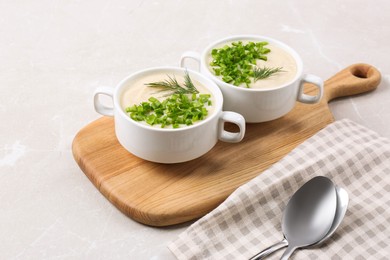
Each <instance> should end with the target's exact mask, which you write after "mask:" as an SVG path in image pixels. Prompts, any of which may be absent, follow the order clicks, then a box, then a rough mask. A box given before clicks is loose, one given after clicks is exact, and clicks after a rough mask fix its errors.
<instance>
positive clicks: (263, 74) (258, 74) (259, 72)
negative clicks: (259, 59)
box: [253, 66, 283, 82]
mask: <svg viewBox="0 0 390 260" xmlns="http://www.w3.org/2000/svg"><path fill="white" fill-rule="evenodd" d="M282 69H283V68H282V67H278V68H269V67H265V66H264V67H262V68H259V67H254V68H253V79H254V82H256V81H258V80H260V79H266V78H268V77H271V76H272V75H273V74H275V73H278V72H282V71H283V70H282Z"/></svg>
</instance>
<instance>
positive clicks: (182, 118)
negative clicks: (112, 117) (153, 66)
mask: <svg viewBox="0 0 390 260" xmlns="http://www.w3.org/2000/svg"><path fill="white" fill-rule="evenodd" d="M148 101H149V102H141V103H140V104H139V105H133V106H130V107H127V108H126V109H125V111H126V113H127V114H128V115H129V116H130V118H131V119H133V120H135V121H144V122H146V123H147V124H149V125H156V124H159V125H161V128H164V127H166V126H172V127H173V128H179V127H180V126H181V125H192V124H193V123H194V122H196V121H199V120H203V119H205V118H206V117H207V115H208V110H207V106H210V105H211V104H212V102H211V95H210V94H195V93H194V94H189V95H187V94H172V95H171V96H169V97H168V98H167V99H165V100H164V101H162V102H160V101H159V100H158V99H157V98H155V97H151V98H149V99H148Z"/></svg>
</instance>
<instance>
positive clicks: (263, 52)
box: [210, 41, 282, 88]
mask: <svg viewBox="0 0 390 260" xmlns="http://www.w3.org/2000/svg"><path fill="white" fill-rule="evenodd" d="M266 45H268V42H256V43H255V42H248V43H247V44H243V43H242V42H241V41H238V42H233V43H232V44H231V46H228V45H226V46H224V47H222V48H218V49H213V50H212V51H211V56H212V58H213V61H212V62H211V63H210V65H211V67H212V69H213V70H214V73H215V75H216V76H221V77H222V80H223V81H224V82H226V83H230V84H233V85H235V86H239V85H241V84H245V85H246V87H248V88H249V87H250V83H251V82H252V79H253V81H254V82H256V81H257V80H260V79H265V78H268V77H270V76H272V75H273V74H275V73H277V72H281V71H282V68H268V67H264V68H257V67H256V62H257V61H258V60H263V61H267V54H268V53H269V52H270V51H271V50H270V49H268V48H266V47H265V46H266Z"/></svg>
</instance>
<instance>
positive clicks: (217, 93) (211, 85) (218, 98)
mask: <svg viewBox="0 0 390 260" xmlns="http://www.w3.org/2000/svg"><path fill="white" fill-rule="evenodd" d="M185 71H187V72H188V74H189V75H190V76H191V77H193V76H195V77H194V78H195V80H196V81H198V82H199V83H200V84H202V86H203V87H205V88H207V89H208V90H209V91H210V92H211V94H212V95H213V98H214V100H213V101H214V102H215V104H213V106H214V111H213V112H212V114H210V115H208V116H207V118H206V119H204V120H202V121H200V122H197V123H196V124H193V125H189V126H183V127H180V128H158V127H154V126H149V125H147V124H143V123H141V122H137V121H135V120H132V119H131V118H130V117H129V116H128V115H127V114H126V112H125V111H124V110H123V108H122V106H121V102H120V97H121V96H122V94H123V92H124V91H125V89H126V88H128V87H129V86H128V84H129V82H131V81H134V80H137V79H138V78H140V77H142V76H144V75H147V74H151V73H155V72H159V73H161V72H173V74H175V73H181V74H184V73H185ZM113 102H114V110H115V111H116V113H115V116H114V117H116V116H117V115H118V114H119V116H120V117H121V118H123V119H125V120H126V121H127V122H130V123H131V124H134V125H135V126H137V127H141V128H143V129H145V130H148V131H156V132H166V133H168V132H183V131H190V130H191V129H193V128H197V127H201V126H202V125H204V124H207V123H208V122H210V121H212V120H214V118H215V117H217V116H219V114H220V113H221V111H222V106H223V96H222V92H221V90H220V89H219V87H218V86H217V85H216V83H215V82H213V81H212V80H211V79H209V78H207V77H206V76H205V75H203V74H201V73H199V72H196V71H194V70H191V69H187V68H180V67H174V66H159V67H151V68H147V69H143V70H138V71H136V72H134V73H132V74H130V75H128V76H127V77H125V78H124V79H123V80H121V81H120V82H119V83H118V85H117V86H116V87H115V90H114V95H113Z"/></svg>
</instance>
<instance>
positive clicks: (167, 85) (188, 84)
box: [145, 71, 199, 95]
mask: <svg viewBox="0 0 390 260" xmlns="http://www.w3.org/2000/svg"><path fill="white" fill-rule="evenodd" d="M168 78H169V79H167V80H165V81H159V82H152V83H147V84H145V85H146V86H148V87H152V88H160V89H161V90H160V91H161V92H164V91H170V92H171V93H170V94H192V93H199V91H198V90H197V89H196V88H195V86H194V83H192V80H191V78H190V76H189V75H188V72H187V71H186V72H185V76H184V86H181V85H180V84H179V83H178V82H177V80H176V78H175V77H171V76H169V75H168ZM170 94H167V95H170Z"/></svg>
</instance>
